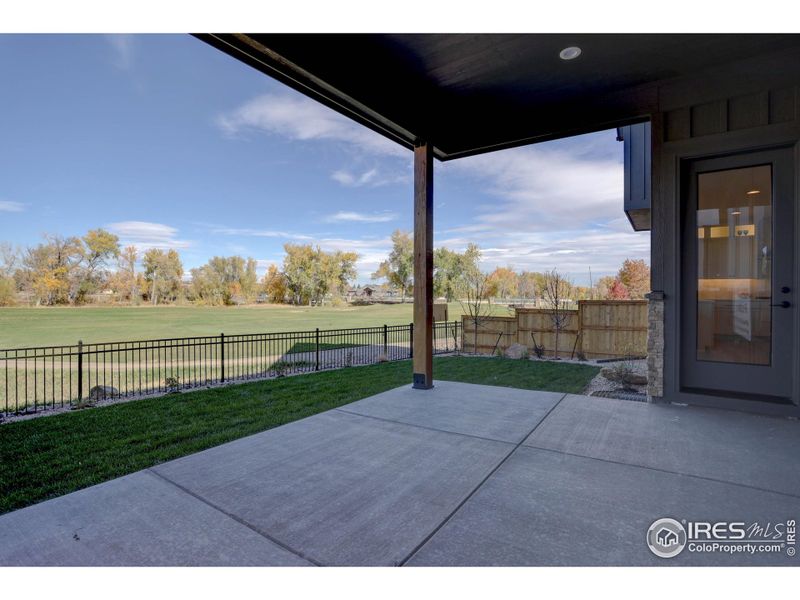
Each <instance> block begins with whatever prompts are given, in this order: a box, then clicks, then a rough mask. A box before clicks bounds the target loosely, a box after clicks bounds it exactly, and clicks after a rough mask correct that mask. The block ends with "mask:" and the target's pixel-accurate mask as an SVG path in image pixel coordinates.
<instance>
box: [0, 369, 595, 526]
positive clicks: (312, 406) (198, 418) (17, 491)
mask: <svg viewBox="0 0 800 600" xmlns="http://www.w3.org/2000/svg"><path fill="white" fill-rule="evenodd" d="M434 370H435V371H434V372H435V376H436V378H438V379H442V380H452V381H464V382H469V383H485V384H490V385H499V386H506V387H517V388H523V389H537V390H549V391H557V392H571V393H580V392H581V391H582V390H583V389H584V387H585V386H586V384H587V383H588V382H589V381H590V380H591V379H592V377H594V375H595V374H596V373H597V371H598V370H599V369H597V368H596V367H590V366H588V365H576V364H567V363H562V364H558V363H551V362H541V363H540V362H532V361H522V360H509V359H504V358H471V357H455V356H453V357H438V358H435V359H434ZM410 380H411V363H410V362H409V361H401V362H394V363H382V364H377V365H371V366H366V367H353V368H349V369H341V370H338V371H327V372H321V373H314V374H309V375H300V376H297V377H287V378H281V379H274V380H268V381H262V382H257V383H249V384H241V385H234V386H230V387H225V388H218V389H213V390H203V391H196V392H188V393H183V394H174V395H169V396H163V397H160V398H150V399H146V400H137V401H133V402H128V403H125V404H117V405H113V406H108V407H104V408H97V409H91V410H81V411H72V412H70V413H66V414H61V415H56V416H50V417H42V418H38V419H33V420H29V421H20V422H16V423H7V424H5V425H0V513H4V512H7V511H10V510H14V509H17V508H22V507H23V506H27V505H29V504H33V503H36V502H40V501H42V500H45V499H47V498H52V497H55V496H60V495H62V494H66V493H68V492H72V491H75V490H78V489H81V488H84V487H87V486H90V485H93V484H96V483H100V482H102V481H106V480H109V479H112V478H114V477H119V476H121V475H125V474H126V473H131V472H133V471H138V470H140V469H144V468H147V467H151V466H153V465H156V464H158V463H161V462H164V461H168V460H172V459H175V458H178V457H180V456H184V455H186V454H191V453H193V452H198V451H200V450H203V449H205V448H209V447H211V446H216V445H219V444H222V443H225V442H228V441H231V440H234V439H237V438H240V437H244V436H246V435H250V434H253V433H256V432H259V431H264V430H266V429H270V428H271V427H276V426H278V425H283V424H285V423H289V422H291V421H295V420H297V419H301V418H303V417H307V416H309V415H313V414H316V413H319V412H322V411H325V410H329V409H331V408H335V407H337V406H342V405H343V404H348V403H350V402H354V401H355V400H358V399H360V398H365V397H367V396H371V395H373V394H377V393H379V392H382V391H385V390H388V389H391V388H394V387H397V386H400V385H406V384H408V383H409V381H410Z"/></svg>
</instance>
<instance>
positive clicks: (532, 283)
mask: <svg viewBox="0 0 800 600" xmlns="http://www.w3.org/2000/svg"><path fill="white" fill-rule="evenodd" d="M541 280H542V275H541V273H534V272H532V271H523V272H522V273H520V274H519V277H518V278H517V295H519V297H520V298H522V299H523V300H533V299H535V298H538V297H539V296H541V290H542V285H541Z"/></svg>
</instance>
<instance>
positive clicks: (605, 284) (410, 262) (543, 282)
mask: <svg viewBox="0 0 800 600" xmlns="http://www.w3.org/2000/svg"><path fill="white" fill-rule="evenodd" d="M391 239H392V250H391V251H390V253H389V256H388V258H387V259H386V260H385V261H383V262H382V263H381V264H380V265H379V267H378V269H377V271H375V272H374V273H373V274H372V278H373V279H375V280H385V281H386V283H387V284H388V285H390V286H391V287H393V288H395V289H397V290H398V291H400V293H401V297H403V298H405V296H406V295H408V294H410V293H411V292H412V291H413V289H414V243H413V239H412V236H411V233H409V232H405V231H399V230H398V231H395V232H394V233H393V234H392V238H391ZM480 259H481V250H480V248H479V247H478V246H477V245H475V244H468V245H467V247H466V249H465V250H464V252H456V251H453V250H449V249H447V248H436V249H435V250H434V253H433V269H434V271H433V293H434V295H435V296H436V297H439V298H445V299H446V300H447V301H448V302H452V301H454V300H459V299H463V298H465V297H466V296H468V295H473V296H474V295H475V289H476V288H479V289H481V290H482V291H481V294H482V295H484V296H485V297H486V298H496V299H500V300H508V299H511V298H515V299H521V300H534V299H537V298H544V297H545V296H546V295H547V294H546V292H547V284H548V279H549V277H550V275H551V274H552V272H550V271H547V272H535V271H521V272H517V271H515V270H514V269H513V268H512V267H497V268H496V269H495V270H494V271H492V272H491V273H489V274H486V275H484V276H483V277H485V279H486V281H478V280H480V279H482V276H481V272H480V268H479V266H478V263H479V262H480ZM562 285H564V286H565V287H564V289H563V290H561V296H562V297H563V299H571V300H589V299H596V300H607V299H613V300H629V299H641V298H644V295H645V294H646V293H647V292H649V291H650V267H648V266H647V263H646V262H645V261H643V260H633V259H626V260H625V261H624V262H623V263H622V266H621V267H620V269H619V271H618V273H617V274H616V275H613V276H606V277H601V278H600V279H598V281H597V283H596V284H594V285H590V286H577V285H574V284H573V283H571V282H570V281H569V280H568V279H565V280H564V282H563V284H562Z"/></svg>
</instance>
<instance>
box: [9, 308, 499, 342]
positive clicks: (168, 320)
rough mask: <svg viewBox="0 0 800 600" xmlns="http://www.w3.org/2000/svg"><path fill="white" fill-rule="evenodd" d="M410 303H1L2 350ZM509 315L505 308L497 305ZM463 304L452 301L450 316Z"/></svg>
mask: <svg viewBox="0 0 800 600" xmlns="http://www.w3.org/2000/svg"><path fill="white" fill-rule="evenodd" d="M412 309H413V306H412V305H411V304H373V305H370V306H347V307H343V308H332V307H326V306H324V307H309V306H281V305H257V306H243V307H202V306H163V307H152V306H140V307H127V306H114V307H96V306H87V307H77V308H74V307H42V308H0V349H3V348H23V347H32V346H52V345H58V344H76V343H77V342H78V340H83V341H84V342H85V343H93V342H120V341H128V340H145V339H154V338H172V337H192V336H206V335H219V334H220V333H224V334H226V335H233V334H243V333H266V332H273V331H310V330H313V329H315V328H317V327H319V328H320V329H339V328H347V327H373V326H380V325H406V324H408V323H410V322H411V321H412V320H413V316H412ZM495 311H496V313H497V314H500V315H507V314H509V313H508V309H506V308H505V307H500V306H498V307H495ZM460 315H461V306H460V304H459V303H457V302H455V303H452V304H450V308H449V318H450V320H454V319H459V318H460Z"/></svg>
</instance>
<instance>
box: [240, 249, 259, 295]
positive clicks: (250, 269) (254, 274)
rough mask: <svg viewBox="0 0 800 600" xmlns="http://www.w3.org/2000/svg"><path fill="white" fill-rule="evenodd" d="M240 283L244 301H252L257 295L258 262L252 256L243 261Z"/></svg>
mask: <svg viewBox="0 0 800 600" xmlns="http://www.w3.org/2000/svg"><path fill="white" fill-rule="evenodd" d="M240 284H241V287H242V296H244V299H245V301H246V302H254V301H255V299H256V296H257V295H258V262H257V261H256V260H255V259H254V258H248V259H247V261H246V262H245V264H244V272H243V273H242V277H241V280H240Z"/></svg>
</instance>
